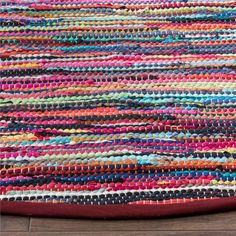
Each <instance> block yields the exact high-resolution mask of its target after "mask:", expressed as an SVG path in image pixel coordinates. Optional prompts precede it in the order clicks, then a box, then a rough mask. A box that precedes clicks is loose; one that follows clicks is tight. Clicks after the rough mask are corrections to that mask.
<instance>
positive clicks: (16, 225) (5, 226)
mask: <svg viewBox="0 0 236 236" xmlns="http://www.w3.org/2000/svg"><path fill="white" fill-rule="evenodd" d="M29 223H30V218H29V217H21V216H4V215H2V216H1V231H2V232H4V231H5V232H7V231H15V232H17V231H21V232H22V231H23V232H25V231H26V232H27V231H29Z"/></svg>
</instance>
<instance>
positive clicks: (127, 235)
mask: <svg viewBox="0 0 236 236" xmlns="http://www.w3.org/2000/svg"><path fill="white" fill-rule="evenodd" d="M12 235H14V236H42V235H43V236H78V235H79V236H95V235H96V236H159V235H160V236H189V235H191V236H215V235H217V236H235V235H236V231H227V232H225V231H142V232H140V231H132V232H127V231H116V232H82V233H80V232H77V233H76V232H74V233H73V232H28V233H27V232H26V233H22V232H21V233H20V232H14V234H12V232H11V233H10V232H8V233H2V234H1V236H12Z"/></svg>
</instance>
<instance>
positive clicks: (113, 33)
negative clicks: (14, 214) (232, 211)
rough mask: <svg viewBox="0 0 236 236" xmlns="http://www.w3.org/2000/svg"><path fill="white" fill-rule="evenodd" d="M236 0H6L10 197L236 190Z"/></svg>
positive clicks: (207, 196) (4, 125) (2, 64)
mask: <svg viewBox="0 0 236 236" xmlns="http://www.w3.org/2000/svg"><path fill="white" fill-rule="evenodd" d="M235 19H236V3H235V1H234V0H178V1H177V0H130V1H128V0H0V158H1V165H0V168H1V169H0V177H1V180H0V191H1V193H0V199H1V200H4V201H17V202H19V201H21V202H22V201H23V202H34V203H38V202H44V203H55V204H57V203H64V204H80V205H110V204H129V205H130V204H131V205H133V204H138V205H144V204H145V205H147V204H148V205H150V204H152V205H155V206H156V205H163V204H165V205H166V204H179V203H187V202H193V201H203V200H211V199H212V200H215V199H221V198H228V197H233V196H236V171H235V168H236V132H235V131H236V119H235V118H236V96H235V94H236V72H235V68H236V53H235V52H236V23H235Z"/></svg>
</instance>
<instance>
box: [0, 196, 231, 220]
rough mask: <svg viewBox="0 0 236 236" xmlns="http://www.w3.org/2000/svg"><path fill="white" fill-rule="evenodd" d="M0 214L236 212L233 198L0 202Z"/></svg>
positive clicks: (147, 215) (83, 215)
mask: <svg viewBox="0 0 236 236" xmlns="http://www.w3.org/2000/svg"><path fill="white" fill-rule="evenodd" d="M0 206H1V213H2V214H10V215H22V216H37V217H57V218H92V219H130V218H155V217H173V216H175V217H176V216H184V215H185V216H186V215H197V214H205V213H213V212H214V213H215V212H223V211H230V210H236V196H235V197H228V198H221V199H213V200H203V201H194V202H187V203H177V204H166V205H123V204H119V205H118V204H115V205H74V204H62V203H32V202H11V201H4V200H2V201H0Z"/></svg>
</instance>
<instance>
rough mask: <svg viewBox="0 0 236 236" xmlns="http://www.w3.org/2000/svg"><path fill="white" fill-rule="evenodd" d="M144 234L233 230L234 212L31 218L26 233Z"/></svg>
mask: <svg viewBox="0 0 236 236" xmlns="http://www.w3.org/2000/svg"><path fill="white" fill-rule="evenodd" d="M45 229H47V230H46V231H47V232H53V231H54V232H81V231H83V232H84V231H113V232H114V231H147V230H152V231H156V230H159V231H161V230H175V231H183V230H184V231H185V230H189V231H193V230H204V231H211V230H218V231H221V230H222V231H227V230H228V231H230V230H236V211H234V212H228V213H220V214H210V215H201V216H192V217H181V218H169V219H151V220H137V219H136V220H81V219H70V220H69V219H52V218H48V219H46V218H32V221H31V226H30V231H32V232H42V231H45Z"/></svg>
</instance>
